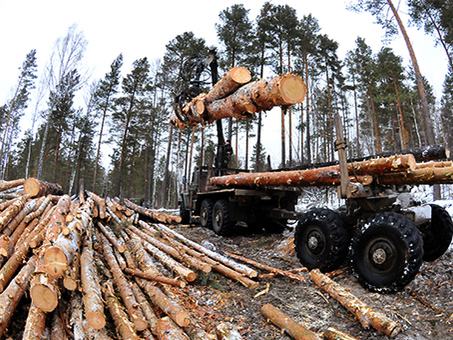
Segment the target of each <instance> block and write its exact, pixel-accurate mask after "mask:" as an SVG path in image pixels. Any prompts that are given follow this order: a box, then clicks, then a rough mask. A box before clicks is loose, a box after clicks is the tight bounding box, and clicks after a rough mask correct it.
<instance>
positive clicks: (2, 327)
mask: <svg viewBox="0 0 453 340" xmlns="http://www.w3.org/2000/svg"><path fill="white" fill-rule="evenodd" d="M37 260H38V257H37V256H36V255H35V256H32V257H31V258H30V259H29V260H28V261H27V264H26V265H25V266H23V267H22V269H21V270H20V272H19V274H17V276H16V277H15V278H14V279H13V280H12V281H11V283H10V284H9V285H8V288H6V289H5V290H4V291H3V293H2V294H0V338H2V337H3V335H4V334H5V331H6V327H8V324H9V322H10V320H11V317H12V316H13V313H14V311H15V309H16V307H17V305H18V304H19V301H20V299H21V298H22V296H23V295H24V293H25V292H26V291H27V289H28V286H29V283H30V278H31V274H32V273H33V271H34V270H35V266H36V262H37Z"/></svg>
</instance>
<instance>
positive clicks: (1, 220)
mask: <svg viewBox="0 0 453 340" xmlns="http://www.w3.org/2000/svg"><path fill="white" fill-rule="evenodd" d="M28 197H29V196H28V195H25V196H22V197H20V198H19V199H17V200H15V201H14V203H13V204H11V205H10V206H9V207H8V208H6V209H5V210H4V211H2V213H1V214H0V231H2V230H3V228H5V227H6V225H7V224H8V222H9V221H10V220H12V219H13V218H14V217H15V216H16V215H17V214H18V213H19V211H21V210H22V208H23V207H24V206H25V203H26V202H27V199H28Z"/></svg>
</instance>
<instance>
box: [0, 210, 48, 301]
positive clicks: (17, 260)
mask: <svg viewBox="0 0 453 340" xmlns="http://www.w3.org/2000/svg"><path fill="white" fill-rule="evenodd" d="M52 211H53V209H50V210H49V211H48V213H47V216H46V217H45V218H44V219H43V220H42V221H41V222H40V223H38V225H37V226H36V227H35V228H34V229H32V230H30V233H29V234H28V235H26V236H25V239H24V241H23V242H19V243H18V244H19V247H17V249H16V250H15V251H14V253H13V255H11V257H10V258H9V259H8V261H7V262H6V263H5V264H4V266H3V267H2V269H1V270H0V292H3V290H4V289H5V288H6V286H7V284H8V282H9V281H10V280H11V279H12V277H13V276H14V273H15V272H16V270H17V269H18V268H19V266H20V265H21V264H22V263H23V262H24V261H25V259H26V257H27V255H28V251H29V249H30V243H31V242H32V241H34V240H38V241H39V239H41V241H42V239H43V238H44V232H45V228H46V226H47V223H48V222H49V220H50V217H51V215H52Z"/></svg>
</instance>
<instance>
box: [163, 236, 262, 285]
mask: <svg viewBox="0 0 453 340" xmlns="http://www.w3.org/2000/svg"><path fill="white" fill-rule="evenodd" d="M165 238H166V241H167V242H168V244H170V245H172V246H173V247H175V248H177V249H181V250H182V251H184V252H186V253H187V254H189V255H192V256H194V257H197V258H199V259H200V260H201V261H203V262H206V263H207V264H208V265H210V266H211V267H212V268H213V269H214V270H215V271H217V272H219V273H221V274H222V275H224V276H226V277H229V278H230V279H233V280H235V281H238V282H239V283H241V284H242V285H244V286H245V287H248V288H250V289H255V288H257V287H258V286H259V282H257V281H253V280H250V279H249V278H248V277H246V276H244V275H242V274H241V273H238V272H237V271H235V270H233V269H231V268H229V267H227V266H224V265H223V264H221V263H219V262H217V261H215V260H213V259H211V258H210V257H208V256H207V255H205V254H203V253H200V252H198V251H196V250H194V249H192V248H189V247H188V246H186V245H184V244H182V243H180V242H178V241H176V240H175V239H173V238H171V237H169V236H167V235H165Z"/></svg>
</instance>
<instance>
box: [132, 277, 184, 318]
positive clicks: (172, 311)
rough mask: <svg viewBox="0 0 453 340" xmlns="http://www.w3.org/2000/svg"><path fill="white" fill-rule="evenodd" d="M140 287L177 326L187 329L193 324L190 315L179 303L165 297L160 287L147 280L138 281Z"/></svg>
mask: <svg viewBox="0 0 453 340" xmlns="http://www.w3.org/2000/svg"><path fill="white" fill-rule="evenodd" d="M137 283H138V284H139V286H140V287H141V288H142V289H143V290H144V291H145V293H146V294H148V296H149V298H150V299H151V301H152V302H153V303H154V304H155V305H156V306H158V307H159V308H160V309H161V310H162V311H163V312H164V313H165V314H167V315H168V316H169V317H170V318H171V319H172V320H173V321H174V322H176V324H178V325H179V326H181V327H187V326H188V325H189V324H190V323H191V322H190V318H189V314H188V313H187V312H186V311H185V310H184V308H183V307H181V306H180V305H179V304H178V303H176V302H175V301H173V300H172V299H170V298H169V297H168V296H167V295H165V294H164V293H163V292H162V290H160V289H159V288H158V287H156V286H154V285H152V284H150V283H149V282H147V281H145V280H141V279H139V280H137Z"/></svg>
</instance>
